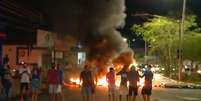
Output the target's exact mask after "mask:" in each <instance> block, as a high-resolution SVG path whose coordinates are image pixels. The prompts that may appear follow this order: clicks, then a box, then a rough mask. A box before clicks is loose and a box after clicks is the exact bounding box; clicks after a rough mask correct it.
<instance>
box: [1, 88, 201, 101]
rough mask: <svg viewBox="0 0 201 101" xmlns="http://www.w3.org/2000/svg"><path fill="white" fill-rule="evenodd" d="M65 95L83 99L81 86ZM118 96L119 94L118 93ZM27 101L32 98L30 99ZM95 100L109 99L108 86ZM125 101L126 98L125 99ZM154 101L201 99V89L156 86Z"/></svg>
mask: <svg viewBox="0 0 201 101" xmlns="http://www.w3.org/2000/svg"><path fill="white" fill-rule="evenodd" d="M64 96H65V100H64V101H82V100H81V94H80V89H79V88H75V87H68V88H65V90H64ZM117 98H118V96H117V95H116V99H117ZM0 100H1V99H0ZM1 101H2V100H1ZM12 101H19V99H16V98H15V99H14V100H12ZM27 101H30V100H29V99H28V100H27ZM39 101H48V95H47V93H44V94H41V96H40V100H39ZM94 101H107V88H103V87H98V88H97V91H96V94H95V95H94ZM116 101H118V100H116ZM123 101H126V100H125V99H124V100H123ZM136 101H142V97H141V96H140V95H139V96H138V97H137V100H136ZM152 101H201V90H200V89H167V88H154V90H153V96H152Z"/></svg>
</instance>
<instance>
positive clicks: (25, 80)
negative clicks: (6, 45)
mask: <svg viewBox="0 0 201 101" xmlns="http://www.w3.org/2000/svg"><path fill="white" fill-rule="evenodd" d="M19 74H20V77H21V79H20V94H21V101H23V100H24V99H23V96H24V94H28V90H29V83H30V76H31V71H30V69H29V68H28V67H27V65H26V64H22V66H21V67H20V68H19Z"/></svg>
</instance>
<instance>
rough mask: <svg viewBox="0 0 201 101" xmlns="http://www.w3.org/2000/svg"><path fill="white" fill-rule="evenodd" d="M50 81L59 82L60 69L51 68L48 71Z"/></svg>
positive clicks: (51, 82)
mask: <svg viewBox="0 0 201 101" xmlns="http://www.w3.org/2000/svg"><path fill="white" fill-rule="evenodd" d="M48 81H49V83H50V84H54V85H57V84H59V71H58V70H56V69H50V70H49V71H48Z"/></svg>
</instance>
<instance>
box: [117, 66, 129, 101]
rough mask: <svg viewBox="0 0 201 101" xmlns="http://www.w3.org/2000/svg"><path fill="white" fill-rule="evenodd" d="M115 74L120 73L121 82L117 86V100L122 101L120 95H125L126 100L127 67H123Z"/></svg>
mask: <svg viewBox="0 0 201 101" xmlns="http://www.w3.org/2000/svg"><path fill="white" fill-rule="evenodd" d="M117 75H121V82H120V87H119V101H122V96H123V95H124V96H126V100H127V101H128V86H127V81H128V73H127V68H126V67H123V69H122V70H121V71H120V72H118V73H117Z"/></svg>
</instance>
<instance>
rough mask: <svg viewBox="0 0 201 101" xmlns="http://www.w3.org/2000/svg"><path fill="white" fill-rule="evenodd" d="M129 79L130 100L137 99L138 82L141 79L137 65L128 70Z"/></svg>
mask: <svg viewBox="0 0 201 101" xmlns="http://www.w3.org/2000/svg"><path fill="white" fill-rule="evenodd" d="M128 81H129V93H128V96H129V101H135V99H136V96H137V95H138V86H137V82H138V81H139V73H138V71H136V68H135V66H132V67H131V68H130V71H129V72H128ZM132 96H133V98H132ZM132 99H133V100H132Z"/></svg>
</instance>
